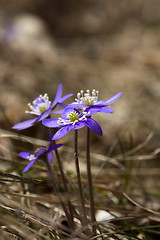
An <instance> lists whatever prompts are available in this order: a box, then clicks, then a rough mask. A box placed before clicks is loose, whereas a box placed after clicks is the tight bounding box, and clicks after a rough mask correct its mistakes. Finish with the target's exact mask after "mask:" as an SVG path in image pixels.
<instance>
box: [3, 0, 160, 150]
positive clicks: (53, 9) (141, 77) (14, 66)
mask: <svg viewBox="0 0 160 240" xmlns="http://www.w3.org/2000/svg"><path fill="white" fill-rule="evenodd" d="M159 9H160V1H159V0H145V1H144V0H141V1H139V0H130V1H128V0H120V1H117V0H99V1H96V0H88V1H86V0H79V1H75V0H67V1H66V0H54V1H53V0H35V1H34V2H33V1H30V0H23V1H20V0H14V1H9V0H1V3H0V109H1V110H0V128H3V129H6V130H11V126H12V125H13V124H15V123H18V122H20V121H23V120H26V119H28V118H29V115H26V114H25V113H24V112H25V110H27V108H28V107H27V103H28V102H32V100H33V99H35V98H36V97H37V96H38V95H39V94H44V93H45V92H47V93H48V95H49V97H50V99H51V100H53V99H54V96H55V92H56V89H57V87H58V85H59V84H60V83H61V82H62V83H63V86H64V91H63V94H69V93H73V94H74V97H76V94H77V92H78V91H80V90H81V89H83V90H86V89H90V90H92V89H93V88H95V89H97V90H99V92H100V94H99V99H100V100H107V99H108V98H110V97H111V96H113V95H114V94H116V93H118V92H120V91H122V92H123V95H121V97H120V98H119V99H118V100H117V101H116V102H115V103H114V104H113V105H112V107H113V109H114V114H111V115H109V114H108V115H107V114H97V115H96V116H95V118H96V119H97V121H98V122H99V123H100V124H101V126H102V128H103V132H104V137H103V139H102V140H100V138H98V139H99V141H101V142H102V143H103V144H105V146H106V144H111V143H112V142H113V141H114V139H116V138H117V137H119V136H122V137H123V139H124V141H126V142H127V141H128V139H129V138H130V136H131V135H132V138H133V140H134V142H135V144H136V143H139V142H140V141H143V140H144V139H145V138H146V136H147V135H148V134H149V133H150V132H152V131H153V132H154V140H153V141H152V143H151V144H150V145H149V146H148V147H150V148H152V149H153V147H154V146H155V144H156V145H157V146H158V144H159V139H160V134H159V132H160V131H159V130H160V125H159V117H160V111H159V100H160V11H159ZM73 100H74V98H72V99H71V98H70V99H69V100H68V102H69V101H73ZM22 133H26V134H31V135H34V136H35V135H36V134H37V132H36V131H33V129H32V130H27V131H22Z"/></svg>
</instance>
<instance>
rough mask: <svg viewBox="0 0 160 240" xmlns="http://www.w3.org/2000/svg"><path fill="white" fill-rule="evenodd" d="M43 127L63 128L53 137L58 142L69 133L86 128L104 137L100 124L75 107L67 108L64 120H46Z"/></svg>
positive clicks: (63, 114) (63, 116)
mask: <svg viewBox="0 0 160 240" xmlns="http://www.w3.org/2000/svg"><path fill="white" fill-rule="evenodd" d="M42 123H43V125H44V126H46V127H49V128H57V127H61V128H60V129H59V130H58V131H57V132H56V133H55V135H54V136H53V138H52V139H53V140H57V139H59V138H62V137H63V136H65V135H66V134H67V133H68V132H69V131H71V130H72V129H73V130H76V129H79V128H82V127H84V126H86V127H88V128H90V129H91V130H92V131H93V132H95V133H97V134H98V135H102V129H101V127H100V126H99V124H98V123H97V122H96V121H95V120H93V119H91V118H90V117H89V116H88V114H87V112H85V111H81V112H79V111H78V110H77V109H75V108H73V107H66V108H65V109H64V111H63V113H62V118H58V119H45V120H43V121H42Z"/></svg>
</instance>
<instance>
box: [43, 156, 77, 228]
mask: <svg viewBox="0 0 160 240" xmlns="http://www.w3.org/2000/svg"><path fill="white" fill-rule="evenodd" d="M44 162H45V164H46V166H47V170H48V174H49V176H50V178H51V181H52V186H53V190H54V192H55V195H56V196H57V197H58V198H59V201H60V203H61V206H62V208H63V210H64V213H65V215H66V218H67V221H68V223H69V224H70V227H72V224H71V223H70V215H69V213H68V210H67V208H66V205H65V204H64V202H63V200H62V199H61V196H60V194H59V190H58V186H57V183H56V180H55V178H54V175H53V173H52V170H51V166H50V164H49V162H48V160H47V159H45V160H44Z"/></svg>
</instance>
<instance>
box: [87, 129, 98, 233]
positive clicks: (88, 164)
mask: <svg viewBox="0 0 160 240" xmlns="http://www.w3.org/2000/svg"><path fill="white" fill-rule="evenodd" d="M86 161H87V177H88V187H89V198H90V213H91V221H92V232H93V236H95V234H96V225H95V207H94V196H93V186H92V173H91V162H90V129H89V128H87V148H86Z"/></svg>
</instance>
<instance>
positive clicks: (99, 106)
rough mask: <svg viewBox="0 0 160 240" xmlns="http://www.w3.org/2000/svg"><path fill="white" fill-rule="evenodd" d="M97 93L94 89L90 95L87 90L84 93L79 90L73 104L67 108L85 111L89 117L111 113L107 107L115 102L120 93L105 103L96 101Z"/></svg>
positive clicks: (110, 109)
mask: <svg viewBox="0 0 160 240" xmlns="http://www.w3.org/2000/svg"><path fill="white" fill-rule="evenodd" d="M98 93H99V92H98V91H96V90H95V89H93V90H92V93H90V91H89V90H87V91H86V93H84V91H83V90H81V91H80V92H79V93H77V98H76V99H75V102H73V103H71V104H69V106H71V107H74V108H76V109H85V111H86V112H87V113H88V116H91V115H93V114H94V113H97V112H101V113H113V109H112V108H110V107H107V106H108V105H110V104H111V103H113V102H114V101H116V100H117V99H118V98H119V97H120V95H121V94H122V92H119V93H117V94H116V95H114V96H113V97H111V98H110V99H108V100H107V101H98Z"/></svg>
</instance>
